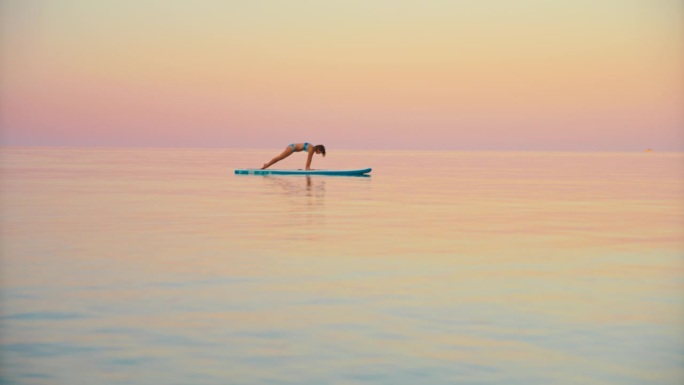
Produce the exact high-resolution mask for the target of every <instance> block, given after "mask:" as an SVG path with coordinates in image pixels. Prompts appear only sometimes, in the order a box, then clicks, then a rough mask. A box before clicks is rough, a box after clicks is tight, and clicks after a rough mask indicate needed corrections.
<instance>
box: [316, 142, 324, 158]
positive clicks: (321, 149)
mask: <svg viewBox="0 0 684 385" xmlns="http://www.w3.org/2000/svg"><path fill="white" fill-rule="evenodd" d="M314 151H316V154H323V156H325V146H324V145H322V144H317V145H315V146H314Z"/></svg>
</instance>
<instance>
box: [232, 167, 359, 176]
mask: <svg viewBox="0 0 684 385" xmlns="http://www.w3.org/2000/svg"><path fill="white" fill-rule="evenodd" d="M371 170H372V169H371V168H361V169H358V170H271V169H266V170H261V169H258V168H245V169H237V170H235V174H237V175H330V176H367V175H366V174H368V173H369V172H371Z"/></svg>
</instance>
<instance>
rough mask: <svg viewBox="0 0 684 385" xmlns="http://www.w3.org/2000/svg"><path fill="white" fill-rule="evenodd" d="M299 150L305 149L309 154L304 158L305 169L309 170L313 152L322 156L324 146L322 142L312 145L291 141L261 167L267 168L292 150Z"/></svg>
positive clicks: (285, 156)
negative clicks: (283, 149) (280, 152)
mask: <svg viewBox="0 0 684 385" xmlns="http://www.w3.org/2000/svg"><path fill="white" fill-rule="evenodd" d="M299 151H306V152H307V153H308V154H309V156H308V157H307V158H306V169H307V170H311V158H313V155H314V154H323V156H325V146H324V145H322V144H317V145H315V146H312V145H311V144H310V143H293V144H291V145H289V146H287V147H285V151H283V153H282V154H280V155H278V156H276V157H275V158H273V159H271V161H270V162H268V163H264V167H262V168H261V169H262V170H264V169H267V168H269V167H271V165H272V164H274V163H276V162H278V161H281V160H283V159H285V158H287V157H288V156H290V155H291V154H292V153H293V152H299Z"/></svg>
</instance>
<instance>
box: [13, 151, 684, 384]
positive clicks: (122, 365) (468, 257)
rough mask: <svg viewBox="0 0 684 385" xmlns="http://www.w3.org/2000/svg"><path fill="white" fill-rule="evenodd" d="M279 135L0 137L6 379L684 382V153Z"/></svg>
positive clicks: (105, 381)
mask: <svg viewBox="0 0 684 385" xmlns="http://www.w3.org/2000/svg"><path fill="white" fill-rule="evenodd" d="M281 150H282V149H280V148H278V149H273V150H270V151H265V150H231V149H221V150H217V149H212V150H201V149H70V148H2V150H0V166H1V174H0V184H1V187H2V194H1V200H0V215H1V218H2V220H1V222H0V236H1V238H0V240H1V242H2V246H1V247H2V248H1V252H2V254H1V258H0V268H1V270H0V289H1V292H0V383H1V384H39V385H40V384H69V385H77V384H84V385H85V384H87V385H92V384H149V385H159V384H245V385H248V384H393V385H397V384H521V385H523V384H524V385H529V384H544V385H547V384H568V385H570V384H573V385H574V384H635V385H636V384H640V385H641V384H650V385H653V384H682V383H684V154H681V153H680V154H660V153H657V152H654V153H538V152H533V153H514V152H509V153H505V152H502V153H497V152H419V151H413V152H412V151H351V150H338V151H336V150H335V149H334V148H332V146H331V148H330V149H329V150H328V156H327V157H326V158H322V157H320V156H316V157H314V161H313V165H312V166H313V167H314V168H361V167H372V168H373V172H372V173H371V176H370V177H366V178H362V177H303V176H283V177H273V176H242V175H234V174H233V170H234V169H235V168H245V167H259V166H261V164H263V163H264V162H266V161H267V160H269V159H270V158H271V157H273V156H275V155H277V154H278V153H279V152H280V151H281ZM305 161H306V157H305V156H304V155H302V154H294V155H292V156H291V157H290V158H288V159H286V160H284V161H282V162H281V163H279V164H276V165H274V166H273V168H303V167H304V165H305Z"/></svg>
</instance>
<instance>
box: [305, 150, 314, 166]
mask: <svg viewBox="0 0 684 385" xmlns="http://www.w3.org/2000/svg"><path fill="white" fill-rule="evenodd" d="M313 155H314V149H313V146H310V147H309V156H308V157H307V158H306V169H307V170H311V159H312V158H313Z"/></svg>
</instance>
